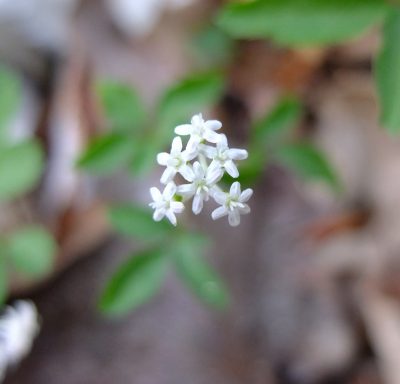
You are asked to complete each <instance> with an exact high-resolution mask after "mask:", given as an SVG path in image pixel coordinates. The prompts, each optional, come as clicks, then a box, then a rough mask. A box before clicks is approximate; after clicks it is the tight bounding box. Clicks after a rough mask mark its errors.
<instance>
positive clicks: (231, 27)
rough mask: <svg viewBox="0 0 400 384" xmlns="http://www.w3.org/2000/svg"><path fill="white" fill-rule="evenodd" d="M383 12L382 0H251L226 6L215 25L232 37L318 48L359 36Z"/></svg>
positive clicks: (379, 17)
mask: <svg viewBox="0 0 400 384" xmlns="http://www.w3.org/2000/svg"><path fill="white" fill-rule="evenodd" d="M386 10H387V6H386V5H385V3H384V1H383V0H250V1H240V2H233V3H228V4H227V5H226V6H225V7H224V8H223V10H222V12H221V13H220V15H219V17H218V25H219V26H220V27H221V28H223V29H224V30H226V31H227V32H228V33H230V34H231V35H232V36H234V37H240V38H272V39H273V40H275V41H276V42H278V43H280V44H283V45H294V46H296V45H321V44H331V43H338V42H341V41H345V40H347V39H349V38H353V37H356V36H358V35H360V34H361V33H362V32H364V31H365V30H366V29H368V28H370V27H371V26H373V25H374V24H376V23H378V22H379V21H380V20H381V19H382V18H383V16H384V14H385V11H386Z"/></svg>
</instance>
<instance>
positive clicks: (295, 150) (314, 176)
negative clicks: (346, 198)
mask: <svg viewBox="0 0 400 384" xmlns="http://www.w3.org/2000/svg"><path fill="white" fill-rule="evenodd" d="M276 160H278V161H279V162H280V163H282V164H283V165H285V166H287V167H288V168H290V169H291V170H293V171H294V172H296V173H297V174H298V175H299V176H301V177H303V178H305V179H311V180H321V181H324V182H326V183H328V184H329V185H331V186H332V187H333V188H334V189H338V188H339V187H340V185H339V181H338V178H337V176H336V174H335V172H334V171H333V168H332V166H331V165H330V163H329V161H328V160H327V158H326V157H325V155H324V154H323V153H322V152H321V151H319V150H318V149H316V148H315V147H314V146H313V145H312V144H309V143H296V144H288V145H284V146H282V147H281V148H279V149H278V151H277V153H276Z"/></svg>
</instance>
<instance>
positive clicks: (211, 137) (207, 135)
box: [204, 129, 220, 143]
mask: <svg viewBox="0 0 400 384" xmlns="http://www.w3.org/2000/svg"><path fill="white" fill-rule="evenodd" d="M204 139H206V140H207V141H209V142H210V143H218V142H219V140H220V134H218V133H216V132H214V131H212V130H211V129H206V130H205V131H204Z"/></svg>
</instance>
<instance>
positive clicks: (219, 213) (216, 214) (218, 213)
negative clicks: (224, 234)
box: [211, 207, 228, 220]
mask: <svg viewBox="0 0 400 384" xmlns="http://www.w3.org/2000/svg"><path fill="white" fill-rule="evenodd" d="M227 214H228V210H227V209H226V207H218V208H217V209H214V211H213V212H212V213H211V217H212V218H213V220H217V219H220V218H221V217H224V216H225V215H227Z"/></svg>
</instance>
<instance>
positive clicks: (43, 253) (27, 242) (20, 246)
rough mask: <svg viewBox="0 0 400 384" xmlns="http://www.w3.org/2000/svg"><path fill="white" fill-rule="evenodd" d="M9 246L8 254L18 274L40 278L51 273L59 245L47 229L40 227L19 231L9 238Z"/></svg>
mask: <svg viewBox="0 0 400 384" xmlns="http://www.w3.org/2000/svg"><path fill="white" fill-rule="evenodd" d="M7 244H8V247H7V254H8V256H9V259H10V261H11V264H12V265H13V267H14V268H15V270H16V271H17V272H19V273H21V274H23V275H24V276H27V277H31V278H40V277H43V276H45V275H47V274H48V273H49V272H50V271H51V269H52V267H53V263H54V258H55V253H56V250H57V245H56V242H55V240H54V238H53V236H52V235H51V234H50V233H49V232H48V231H47V230H46V229H44V228H42V227H39V226H30V227H25V228H22V229H19V230H18V231H16V232H14V233H12V234H11V235H10V236H9V238H8V241H7Z"/></svg>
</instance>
